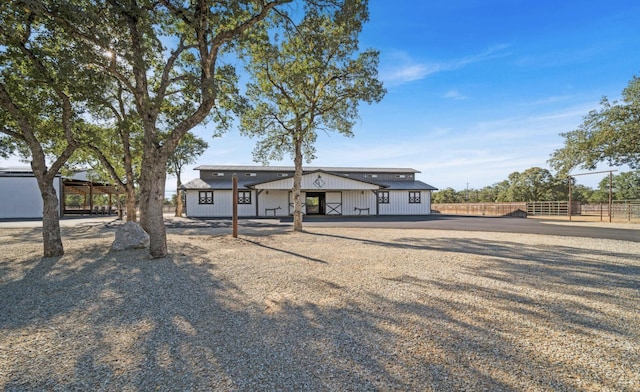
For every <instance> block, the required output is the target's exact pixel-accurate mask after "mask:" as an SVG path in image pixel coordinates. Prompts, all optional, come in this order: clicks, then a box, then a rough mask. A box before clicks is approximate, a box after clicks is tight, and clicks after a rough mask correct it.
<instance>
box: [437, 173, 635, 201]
mask: <svg viewBox="0 0 640 392" xmlns="http://www.w3.org/2000/svg"><path fill="white" fill-rule="evenodd" d="M612 191H613V199H614V200H638V199H640V171H630V172H625V173H620V174H615V175H614V176H613V178H612ZM571 198H572V200H575V201H580V202H582V203H606V202H607V201H608V200H609V176H608V175H607V176H606V177H604V178H603V179H602V181H600V183H599V184H598V188H597V189H593V188H590V187H588V186H585V185H580V184H576V183H575V179H574V180H573V183H572V186H571ZM568 199H569V182H568V179H567V178H566V177H563V178H558V177H556V176H554V175H553V174H552V173H551V172H550V171H549V170H547V169H543V168H539V167H532V168H530V169H527V170H525V171H523V172H522V173H520V172H513V173H511V174H509V178H508V179H506V180H504V181H501V182H499V183H497V184H493V185H491V186H485V187H484V188H482V189H462V190H455V189H453V188H445V189H442V190H439V191H437V192H434V194H433V199H432V201H433V203H465V202H468V203H488V202H534V201H563V200H568Z"/></svg>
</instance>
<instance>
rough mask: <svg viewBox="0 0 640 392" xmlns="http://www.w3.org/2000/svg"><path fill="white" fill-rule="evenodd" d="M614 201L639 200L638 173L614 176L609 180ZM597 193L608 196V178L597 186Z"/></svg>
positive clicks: (639, 174)
mask: <svg viewBox="0 0 640 392" xmlns="http://www.w3.org/2000/svg"><path fill="white" fill-rule="evenodd" d="M611 185H612V188H613V199H614V200H640V171H629V172H625V173H620V174H616V175H614V176H613V177H612V178H611ZM598 191H599V192H601V193H602V194H604V195H606V197H607V200H608V197H609V196H608V195H609V177H608V176H607V177H605V178H603V179H602V181H600V183H599V184H598Z"/></svg>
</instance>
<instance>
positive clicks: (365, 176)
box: [364, 174, 378, 178]
mask: <svg viewBox="0 0 640 392" xmlns="http://www.w3.org/2000/svg"><path fill="white" fill-rule="evenodd" d="M364 178H378V175H377V174H365V175H364Z"/></svg>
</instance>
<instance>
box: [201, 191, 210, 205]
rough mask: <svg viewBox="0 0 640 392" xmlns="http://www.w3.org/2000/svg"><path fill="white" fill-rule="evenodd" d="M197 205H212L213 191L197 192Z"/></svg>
mask: <svg viewBox="0 0 640 392" xmlns="http://www.w3.org/2000/svg"><path fill="white" fill-rule="evenodd" d="M198 204H213V191H200V192H198Z"/></svg>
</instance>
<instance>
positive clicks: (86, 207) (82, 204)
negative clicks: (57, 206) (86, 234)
mask: <svg viewBox="0 0 640 392" xmlns="http://www.w3.org/2000/svg"><path fill="white" fill-rule="evenodd" d="M62 184H63V186H62V197H61V204H62V214H63V216H64V215H116V214H118V211H119V210H121V209H122V206H121V203H120V202H119V200H118V199H119V195H122V194H124V192H121V191H119V190H118V189H117V188H116V187H115V186H113V185H111V184H107V183H103V182H96V181H91V180H85V179H77V178H63V179H62Z"/></svg>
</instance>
